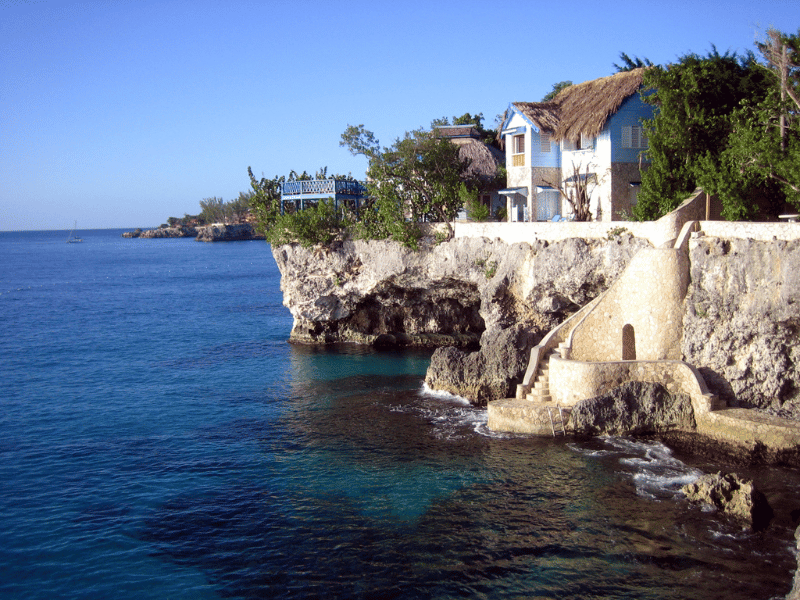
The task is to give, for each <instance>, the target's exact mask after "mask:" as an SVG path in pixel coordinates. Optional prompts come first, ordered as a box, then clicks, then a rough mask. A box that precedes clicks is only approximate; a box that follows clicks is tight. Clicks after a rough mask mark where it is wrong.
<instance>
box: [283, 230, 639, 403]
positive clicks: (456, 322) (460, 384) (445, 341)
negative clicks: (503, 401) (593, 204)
mask: <svg viewBox="0 0 800 600" xmlns="http://www.w3.org/2000/svg"><path fill="white" fill-rule="evenodd" d="M649 246H650V244H649V242H647V241H646V240H642V239H637V238H632V237H630V236H624V237H623V238H620V239H615V240H613V241H609V240H583V239H569V240H564V241H562V242H552V243H548V242H543V241H533V242H532V243H530V244H527V243H517V244H506V243H505V242H502V241H500V240H499V239H493V240H492V239H488V238H459V239H454V240H451V241H449V242H444V243H441V244H432V243H428V244H427V245H424V246H423V248H422V249H421V250H419V251H412V250H409V249H407V248H405V247H403V246H402V245H400V244H397V243H395V242H391V241H360V240H356V241H345V242H341V243H339V244H337V245H335V246H334V247H331V248H311V249H307V248H302V247H301V246H300V245H298V244H287V245H283V246H278V247H275V248H273V250H272V252H273V256H274V257H275V261H276V263H277V264H278V268H279V269H280V271H281V290H282V291H283V298H284V304H285V305H286V306H287V307H288V308H289V310H290V311H291V313H292V316H293V317H294V326H293V328H292V333H291V340H293V341H298V342H306V343H333V342H357V343H364V344H377V345H390V344H398V345H418V346H437V347H443V346H460V347H461V348H463V350H456V349H449V350H446V351H445V350H439V351H437V352H435V353H434V356H433V357H432V360H431V367H430V369H429V371H428V376H427V378H426V381H427V382H428V384H429V385H430V386H431V387H434V388H436V389H444V390H448V391H450V392H452V393H455V394H459V395H461V396H464V397H466V398H468V399H470V400H471V401H473V402H475V403H478V404H484V403H485V402H486V401H488V400H492V399H495V398H504V397H508V396H509V395H513V392H514V389H515V386H516V384H517V383H519V382H520V381H521V380H522V376H523V375H524V372H525V368H526V367H527V363H528V359H529V355H530V349H531V348H532V347H533V346H534V345H535V344H536V343H538V341H539V340H540V339H541V337H542V336H543V335H544V334H545V333H546V332H547V331H549V330H550V329H551V328H552V327H554V326H555V325H556V324H558V323H559V322H561V321H562V320H564V319H565V318H566V317H567V316H568V315H569V314H571V313H572V312H574V311H575V310H577V309H578V308H579V307H581V306H583V305H584V304H586V303H587V302H589V301H590V300H592V299H593V298H594V297H596V296H597V295H598V294H599V293H601V292H603V291H604V290H605V289H607V287H608V286H609V285H610V284H611V283H612V282H613V281H614V280H615V279H616V278H617V277H618V276H619V274H620V273H621V272H622V271H623V270H624V268H625V266H626V265H627V264H628V262H629V261H630V259H631V257H632V256H633V255H634V254H635V253H636V252H637V251H638V250H639V249H640V248H644V247H649ZM470 347H473V348H475V347H478V348H479V349H478V350H477V351H476V352H466V351H465V350H466V349H469V348H470Z"/></svg>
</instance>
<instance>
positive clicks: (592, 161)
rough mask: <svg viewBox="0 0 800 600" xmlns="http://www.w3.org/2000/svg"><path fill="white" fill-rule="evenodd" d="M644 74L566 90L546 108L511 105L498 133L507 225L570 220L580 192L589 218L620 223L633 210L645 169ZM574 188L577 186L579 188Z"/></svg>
mask: <svg viewBox="0 0 800 600" xmlns="http://www.w3.org/2000/svg"><path fill="white" fill-rule="evenodd" d="M643 74H644V69H634V70H632V71H627V72H622V73H617V74H615V75H611V76H609V77H603V78H600V79H595V80H593V81H587V82H584V83H580V84H577V85H572V86H570V87H568V88H566V89H564V90H562V91H561V92H560V93H559V94H558V95H557V96H556V97H555V98H554V99H553V100H552V101H550V102H513V103H512V104H511V105H510V106H509V107H508V110H507V111H506V115H505V118H504V121H503V124H502V129H501V134H502V137H503V141H504V145H505V151H506V170H507V172H508V177H507V186H506V189H503V190H501V191H500V193H501V194H503V195H504V196H506V198H507V200H506V202H507V212H508V218H509V221H549V220H552V219H553V218H554V217H556V216H557V215H561V216H564V217H569V216H570V214H571V213H572V205H571V204H570V202H569V201H568V200H567V198H573V199H574V198H575V195H576V194H577V193H578V188H579V187H585V189H586V190H587V191H588V192H589V195H590V209H589V210H590V213H591V216H592V218H593V219H594V220H598V221H600V220H602V221H614V220H619V219H622V218H624V216H625V215H626V214H629V213H630V211H631V209H632V208H633V206H635V205H636V198H637V194H638V191H639V186H640V184H641V180H642V173H643V171H644V170H645V169H646V168H647V166H648V164H647V162H646V158H645V156H644V154H643V152H644V151H645V150H646V149H647V139H646V137H645V135H644V131H643V129H642V120H643V119H650V118H652V116H653V107H652V106H650V105H649V104H646V103H644V102H643V101H642V99H641V97H640V95H639V90H640V89H641V87H642V76H643ZM579 182H580V183H579Z"/></svg>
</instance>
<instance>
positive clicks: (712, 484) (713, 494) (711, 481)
mask: <svg viewBox="0 0 800 600" xmlns="http://www.w3.org/2000/svg"><path fill="white" fill-rule="evenodd" d="M681 491H682V492H683V494H684V495H685V496H686V498H687V499H688V500H689V501H690V502H694V503H699V504H707V505H710V506H712V507H714V508H716V509H717V510H718V511H720V512H722V513H724V514H726V515H730V516H731V517H733V518H735V519H736V520H738V521H740V522H741V523H743V524H745V525H748V526H749V527H751V528H752V529H756V530H758V529H763V528H764V527H766V526H767V525H768V524H769V521H770V520H771V519H772V514H773V513H772V507H770V505H769V502H767V498H766V497H765V496H764V494H762V493H761V492H759V491H758V490H757V489H756V488H755V486H753V482H752V481H743V480H742V479H740V478H739V476H738V475H736V473H725V474H723V473H716V474H709V475H703V476H702V477H700V478H699V479H698V480H697V481H695V482H694V483H689V484H686V485H685V486H683V487H682V488H681Z"/></svg>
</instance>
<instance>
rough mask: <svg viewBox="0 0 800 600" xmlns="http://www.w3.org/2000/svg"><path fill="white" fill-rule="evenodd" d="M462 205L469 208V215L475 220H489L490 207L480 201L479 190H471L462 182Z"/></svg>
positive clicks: (460, 192)
mask: <svg viewBox="0 0 800 600" xmlns="http://www.w3.org/2000/svg"><path fill="white" fill-rule="evenodd" d="M458 194H459V196H460V197H461V205H462V206H464V207H465V208H466V209H467V215H468V216H469V218H470V219H471V220H473V221H488V220H489V217H490V216H491V214H490V211H489V207H488V206H487V205H485V204H484V203H483V202H481V201H480V198H479V195H478V192H477V190H470V189H469V188H468V187H467V186H466V184H463V183H462V184H461V189H460V190H459V191H458Z"/></svg>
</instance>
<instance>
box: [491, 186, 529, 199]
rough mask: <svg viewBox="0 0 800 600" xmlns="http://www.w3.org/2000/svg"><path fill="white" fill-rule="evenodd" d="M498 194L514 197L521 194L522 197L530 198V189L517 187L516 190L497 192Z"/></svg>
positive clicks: (509, 189)
mask: <svg viewBox="0 0 800 600" xmlns="http://www.w3.org/2000/svg"><path fill="white" fill-rule="evenodd" d="M497 193H498V194H501V195H503V196H513V195H514V194H519V195H520V196H525V197H526V198H527V197H528V188H526V187H516V188H506V189H504V190H497Z"/></svg>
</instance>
